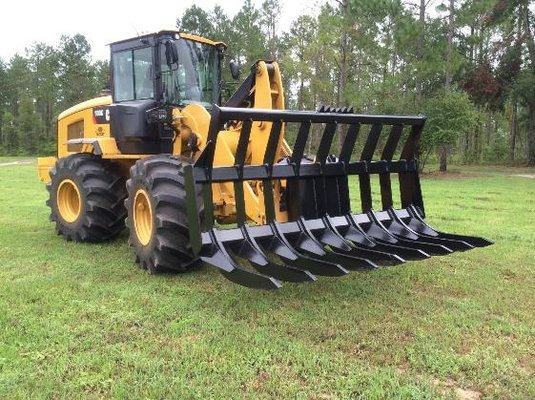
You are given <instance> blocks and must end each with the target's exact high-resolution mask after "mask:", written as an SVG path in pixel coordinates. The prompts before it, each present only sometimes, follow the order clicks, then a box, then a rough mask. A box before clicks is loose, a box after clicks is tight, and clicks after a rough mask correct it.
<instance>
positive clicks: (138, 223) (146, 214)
mask: <svg viewBox="0 0 535 400" xmlns="http://www.w3.org/2000/svg"><path fill="white" fill-rule="evenodd" d="M133 220H134V229H135V231H136V236H137V238H138V240H139V242H140V243H141V244H142V245H143V246H146V245H148V244H149V242H150V240H151V238H152V231H153V229H154V226H153V221H152V207H151V205H150V200H149V195H148V194H147V192H146V191H145V190H144V189H139V190H138V191H137V192H136V196H135V197H134V216H133Z"/></svg>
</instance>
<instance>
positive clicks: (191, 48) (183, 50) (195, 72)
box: [160, 39, 219, 108]
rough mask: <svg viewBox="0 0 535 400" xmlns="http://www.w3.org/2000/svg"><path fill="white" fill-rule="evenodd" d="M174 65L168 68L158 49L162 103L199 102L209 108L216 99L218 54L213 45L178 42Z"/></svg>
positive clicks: (163, 53)
mask: <svg viewBox="0 0 535 400" xmlns="http://www.w3.org/2000/svg"><path fill="white" fill-rule="evenodd" d="M174 44H175V46H176V48H177V50H178V63H175V64H172V65H171V66H169V65H168V64H167V60H166V57H165V45H163V44H162V45H161V47H160V65H161V70H162V85H163V100H164V102H165V103H168V104H175V105H186V104H189V103H201V104H202V105H203V106H205V107H207V108H210V107H211V106H212V104H213V103H217V101H218V96H219V93H218V92H219V77H218V71H219V68H218V51H217V48H216V47H214V46H210V45H208V44H203V43H199V42H194V41H191V40H185V39H178V40H176V41H175V42H174Z"/></svg>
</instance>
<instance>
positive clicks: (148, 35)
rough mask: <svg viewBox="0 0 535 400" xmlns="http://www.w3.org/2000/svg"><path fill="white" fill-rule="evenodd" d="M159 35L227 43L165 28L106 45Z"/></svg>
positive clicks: (215, 43)
mask: <svg viewBox="0 0 535 400" xmlns="http://www.w3.org/2000/svg"><path fill="white" fill-rule="evenodd" d="M161 35H178V36H179V37H181V38H183V39H188V40H193V41H195V42H200V43H205V44H208V45H211V46H224V47H227V45H226V44H225V43H223V42H216V41H213V40H211V39H208V38H205V37H203V36H199V35H193V34H191V33H185V32H181V31H178V30H173V29H166V30H161V31H159V32H153V33H147V34H143V35H139V36H134V37H131V38H128V39H123V40H118V41H116V42H111V43H108V45H110V46H112V45H116V44H120V43H125V42H129V41H132V40H136V39H137V40H142V39H148V38H152V37H156V36H161Z"/></svg>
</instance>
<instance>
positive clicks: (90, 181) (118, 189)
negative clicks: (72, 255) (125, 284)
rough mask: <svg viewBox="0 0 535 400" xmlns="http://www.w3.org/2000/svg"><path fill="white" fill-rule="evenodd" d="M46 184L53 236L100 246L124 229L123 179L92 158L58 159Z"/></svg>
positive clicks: (112, 168) (112, 166) (79, 155)
mask: <svg viewBox="0 0 535 400" xmlns="http://www.w3.org/2000/svg"><path fill="white" fill-rule="evenodd" d="M50 178H51V182H50V183H49V184H47V190H48V192H49V194H50V198H49V199H48V200H47V202H46V204H47V205H48V206H49V207H50V209H51V213H50V220H51V221H54V222H55V223H56V232H57V233H58V235H63V237H64V238H65V239H67V240H74V241H76V242H102V241H106V240H110V239H113V238H115V237H116V236H117V235H118V234H119V233H120V232H121V231H122V230H123V229H124V220H125V216H126V210H125V208H124V199H125V197H126V185H125V178H124V177H123V176H121V175H120V174H119V173H118V171H117V170H116V168H115V166H114V165H113V164H112V163H111V162H109V161H108V160H103V159H102V158H100V157H98V156H95V155H93V154H87V153H84V154H73V155H71V156H68V157H64V158H60V159H59V160H58V161H57V162H56V165H55V167H54V168H52V170H51V171H50Z"/></svg>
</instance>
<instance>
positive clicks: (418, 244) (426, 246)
mask: <svg viewBox="0 0 535 400" xmlns="http://www.w3.org/2000/svg"><path fill="white" fill-rule="evenodd" d="M367 215H368V218H369V219H370V221H373V222H372V223H373V224H375V225H377V226H378V227H380V228H381V229H384V230H385V231H387V232H388V233H390V234H391V235H392V236H393V237H394V238H396V240H397V241H398V243H399V244H402V245H403V246H407V247H413V248H416V249H420V250H423V251H425V252H426V253H428V254H430V255H433V256H441V255H445V254H450V253H453V250H451V249H449V248H447V247H446V246H444V245H440V244H433V243H427V242H425V241H423V240H422V241H420V240H418V236H416V235H414V234H411V232H409V231H407V230H406V229H405V228H403V227H402V226H401V225H399V224H397V223H396V222H395V221H392V220H391V219H385V220H383V219H380V218H378V215H377V214H376V213H375V212H374V211H369V212H368V213H367ZM381 215H382V214H381Z"/></svg>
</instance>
